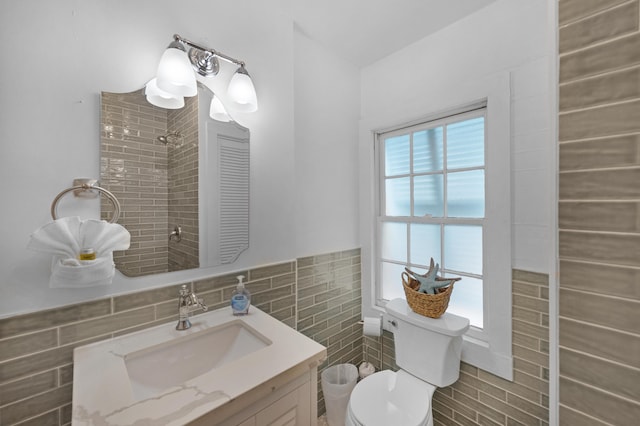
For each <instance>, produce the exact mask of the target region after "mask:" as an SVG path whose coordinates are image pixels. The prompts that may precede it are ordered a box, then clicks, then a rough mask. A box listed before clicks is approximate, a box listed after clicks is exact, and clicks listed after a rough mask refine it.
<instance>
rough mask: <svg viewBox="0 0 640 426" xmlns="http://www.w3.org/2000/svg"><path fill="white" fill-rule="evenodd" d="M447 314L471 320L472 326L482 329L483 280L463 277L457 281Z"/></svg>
mask: <svg viewBox="0 0 640 426" xmlns="http://www.w3.org/2000/svg"><path fill="white" fill-rule="evenodd" d="M447 312H451V313H452V314H456V315H460V316H461V317H466V318H469V320H470V321H471V325H473V326H475V327H478V328H482V326H483V320H482V280H479V279H477V278H470V277H462V279H461V280H460V281H457V282H456V283H455V284H454V286H453V292H452V293H451V300H450V301H449V307H448V308H447Z"/></svg>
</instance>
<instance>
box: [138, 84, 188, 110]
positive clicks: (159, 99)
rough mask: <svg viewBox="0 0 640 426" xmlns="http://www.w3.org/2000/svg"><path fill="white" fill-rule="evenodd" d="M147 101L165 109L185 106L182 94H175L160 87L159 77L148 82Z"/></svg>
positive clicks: (145, 92) (146, 88) (146, 89)
mask: <svg viewBox="0 0 640 426" xmlns="http://www.w3.org/2000/svg"><path fill="white" fill-rule="evenodd" d="M144 94H145V95H146V96H147V101H148V102H149V103H150V104H151V105H155V106H157V107H160V108H165V109H180V108H182V107H183V106H184V98H183V97H182V96H174V95H172V94H171V93H169V92H165V91H164V90H162V89H160V88H159V87H158V84H157V79H155V78H154V79H153V80H151V81H149V82H148V83H147V85H146V86H145V89H144Z"/></svg>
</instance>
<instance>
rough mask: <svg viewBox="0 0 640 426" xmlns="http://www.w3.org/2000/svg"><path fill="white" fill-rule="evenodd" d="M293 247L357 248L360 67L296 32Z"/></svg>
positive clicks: (317, 250) (309, 251)
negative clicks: (294, 236)
mask: <svg viewBox="0 0 640 426" xmlns="http://www.w3.org/2000/svg"><path fill="white" fill-rule="evenodd" d="M294 58H295V60H294V63H295V68H294V70H295V72H294V78H295V95H294V99H295V105H296V108H295V113H294V114H295V154H296V155H295V157H296V164H295V167H296V200H297V204H296V210H295V212H296V224H297V226H296V252H297V254H298V256H300V257H302V256H310V255H314V254H322V253H330V252H335V251H340V250H348V249H352V248H356V247H360V241H359V229H358V225H357V224H358V210H359V209H358V143H357V142H358V119H359V113H360V70H359V69H358V68H356V67H355V66H354V65H352V64H350V63H348V62H346V61H344V60H343V59H341V58H339V57H337V56H336V55H335V54H334V53H333V52H332V51H331V50H329V49H326V48H324V47H323V46H320V45H319V44H318V43H317V42H315V41H313V40H311V39H309V38H308V37H306V36H305V35H303V34H301V33H300V32H299V31H295V33H294Z"/></svg>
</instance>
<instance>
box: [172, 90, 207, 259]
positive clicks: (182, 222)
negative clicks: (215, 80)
mask: <svg viewBox="0 0 640 426" xmlns="http://www.w3.org/2000/svg"><path fill="white" fill-rule="evenodd" d="M167 129H168V131H169V132H179V134H180V138H179V139H178V142H177V143H175V144H169V146H168V150H167V159H168V170H167V179H168V197H167V202H168V226H167V229H166V231H165V232H166V235H169V234H170V233H171V232H172V231H173V230H174V229H175V227H176V226H180V227H181V228H182V233H183V236H182V240H181V241H180V242H177V241H170V242H169V245H168V255H167V256H168V258H167V259H168V265H169V266H168V268H169V271H179V270H182V269H191V268H197V267H198V266H199V265H200V259H199V256H200V255H199V238H200V237H199V234H200V231H199V223H198V170H199V166H198V149H199V148H198V140H199V139H198V99H197V97H195V96H194V97H191V98H186V99H185V106H184V107H183V108H181V109H178V110H170V111H169V112H168V113H167Z"/></svg>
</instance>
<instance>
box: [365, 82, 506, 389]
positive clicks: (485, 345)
mask: <svg viewBox="0 0 640 426" xmlns="http://www.w3.org/2000/svg"><path fill="white" fill-rule="evenodd" d="M509 86H510V84H509V75H508V73H505V74H500V75H498V76H495V77H494V78H492V79H488V80H485V81H483V82H479V83H478V84H476V85H475V86H473V87H466V88H461V90H460V92H459V93H457V94H456V95H457V98H458V99H459V102H456V103H455V104H454V105H457V106H453V107H450V108H447V107H446V106H444V108H440V109H435V108H436V107H433V106H432V107H431V108H432V109H428V110H425V111H424V114H421V115H420V114H418V115H417V116H418V117H420V118H419V119H417V120H412V121H408V122H407V120H406V119H405V120H402V118H401V117H400V116H399V114H402V111H400V112H399V113H398V114H396V116H393V114H390V116H389V117H384V118H381V117H378V118H370V119H365V120H362V121H361V123H360V124H361V127H360V135H361V138H360V140H361V143H360V154H361V157H360V158H361V164H360V166H361V167H360V170H361V174H360V179H361V199H360V206H361V210H362V218H363V222H362V223H361V237H362V241H363V246H362V268H363V269H362V283H363V292H362V299H363V306H362V308H363V315H365V316H378V315H381V314H384V303H383V302H382V301H379V300H376V294H377V290H376V288H375V285H376V284H375V283H376V276H377V267H378V262H377V256H376V253H378V247H377V242H376V241H375V235H376V229H377V226H378V213H379V211H378V206H379V205H380V200H379V191H378V187H377V185H378V183H379V180H378V176H379V173H378V172H379V170H378V169H377V168H378V167H379V162H378V161H377V158H376V153H375V149H374V147H375V145H376V142H375V139H376V135H377V134H380V133H386V132H389V131H392V130H394V129H397V128H402V127H410V126H412V125H415V124H419V123H422V122H427V121H434V120H437V119H439V118H442V117H447V116H452V115H456V114H459V113H462V112H465V111H469V110H471V109H474V108H478V107H481V106H482V105H483V104H486V121H485V126H486V129H485V132H486V133H485V134H486V137H487V141H486V145H485V146H486V151H485V182H486V188H485V224H484V237H483V265H484V268H483V269H484V270H483V281H484V286H483V305H484V306H483V308H484V309H483V310H484V321H483V322H484V327H483V332H482V333H475V332H473V331H472V332H470V333H467V334H466V335H465V336H464V342H463V349H462V360H463V361H465V362H467V363H469V364H471V365H474V366H476V367H478V368H481V369H483V370H485V371H488V372H490V373H493V374H495V375H497V376H500V377H502V378H505V379H507V380H513V358H512V349H511V341H512V336H511V317H512V312H511V297H512V296H511V274H512V272H511V271H512V267H511V184H510V182H511V164H510V163H511V154H510V146H511V142H510V134H511V131H510V130H511V114H510V109H511V106H510V88H509ZM455 97H456V96H453V95H452V99H454V98H455ZM454 100H455V99H454ZM405 113H406V111H405ZM414 116H416V115H414ZM393 120H395V122H394V121H393ZM380 123H382V125H380ZM385 326H386V321H385Z"/></svg>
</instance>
